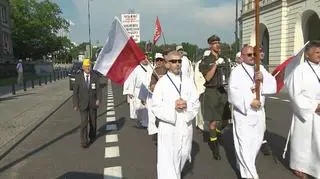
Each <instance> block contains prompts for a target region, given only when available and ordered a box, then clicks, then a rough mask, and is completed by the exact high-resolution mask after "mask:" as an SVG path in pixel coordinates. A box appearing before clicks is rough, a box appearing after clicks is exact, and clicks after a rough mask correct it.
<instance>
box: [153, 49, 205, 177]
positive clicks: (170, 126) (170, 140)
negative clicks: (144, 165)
mask: <svg viewBox="0 0 320 179" xmlns="http://www.w3.org/2000/svg"><path fill="white" fill-rule="evenodd" d="M167 60H168V63H169V71H168V73H167V74H166V75H165V76H163V77H162V78H161V79H160V80H159V81H158V83H157V85H156V87H155V89H154V92H153V97H152V111H153V112H154V114H155V116H156V117H157V118H159V120H160V122H159V131H158V150H157V155H158V156H157V173H158V179H180V178H181V172H182V170H183V168H184V165H185V163H186V161H187V160H189V161H190V160H191V148H192V137H193V126H192V120H193V119H194V118H195V116H196V115H197V113H198V109H199V105H200V104H199V96H198V94H197V90H196V87H195V85H194V83H193V81H192V80H191V79H189V78H186V77H184V76H183V75H182V74H181V61H182V59H181V54H180V53H179V52H177V51H172V52H169V53H168V55H167Z"/></svg>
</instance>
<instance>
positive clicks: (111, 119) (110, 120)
mask: <svg viewBox="0 0 320 179" xmlns="http://www.w3.org/2000/svg"><path fill="white" fill-rule="evenodd" d="M114 121H116V117H114V116H111V117H107V118H106V122H114Z"/></svg>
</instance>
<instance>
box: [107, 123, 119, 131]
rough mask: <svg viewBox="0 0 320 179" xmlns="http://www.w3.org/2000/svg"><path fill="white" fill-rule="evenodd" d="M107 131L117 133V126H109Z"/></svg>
mask: <svg viewBox="0 0 320 179" xmlns="http://www.w3.org/2000/svg"><path fill="white" fill-rule="evenodd" d="M106 130H107V131H116V130H117V125H115V124H109V125H107V127H106Z"/></svg>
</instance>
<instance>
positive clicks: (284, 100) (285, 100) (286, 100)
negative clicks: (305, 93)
mask: <svg viewBox="0 0 320 179" xmlns="http://www.w3.org/2000/svg"><path fill="white" fill-rule="evenodd" d="M281 101H283V102H288V103H290V100H288V99H283V100H281Z"/></svg>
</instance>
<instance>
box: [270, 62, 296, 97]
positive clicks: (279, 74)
mask: <svg viewBox="0 0 320 179" xmlns="http://www.w3.org/2000/svg"><path fill="white" fill-rule="evenodd" d="M292 60H293V56H290V57H289V58H288V59H287V60H285V61H284V62H283V63H281V64H280V65H279V66H277V67H276V69H274V70H273V72H272V75H273V76H274V77H275V79H276V81H277V93H279V92H280V90H281V89H282V88H283V86H284V72H285V69H286V67H287V65H288V64H289V63H290V62H291V61H292Z"/></svg>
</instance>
